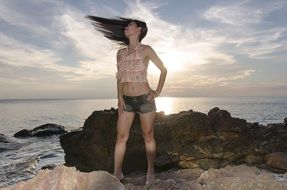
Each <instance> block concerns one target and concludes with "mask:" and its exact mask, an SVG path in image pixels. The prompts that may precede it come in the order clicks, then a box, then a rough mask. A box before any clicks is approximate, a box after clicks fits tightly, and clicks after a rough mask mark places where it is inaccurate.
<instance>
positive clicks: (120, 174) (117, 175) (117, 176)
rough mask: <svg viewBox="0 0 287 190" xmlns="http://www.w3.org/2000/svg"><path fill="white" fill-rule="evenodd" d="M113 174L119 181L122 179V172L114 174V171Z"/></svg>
mask: <svg viewBox="0 0 287 190" xmlns="http://www.w3.org/2000/svg"><path fill="white" fill-rule="evenodd" d="M114 176H115V177H116V178H117V179H118V180H119V181H121V180H123V179H124V174H123V173H119V174H115V173H114Z"/></svg>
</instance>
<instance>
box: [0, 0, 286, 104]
mask: <svg viewBox="0 0 287 190" xmlns="http://www.w3.org/2000/svg"><path fill="white" fill-rule="evenodd" d="M86 15H97V16H101V17H108V18H115V17H116V16H122V17H129V18H136V19H140V20H144V21H145V22H146V23H147V26H148V34H147V36H146V37H145V38H144V39H143V41H142V43H143V44H148V45H150V46H151V47H152V48H153V49H154V50H155V51H156V53H157V54H158V56H159V57H160V58H161V60H162V61H163V63H164V64H165V66H166V67H167V69H168V74H167V78H166V82H165V85H164V88H163V90H162V93H161V96H164V97H210V96H287V75H286V71H287V21H286V18H287V1H286V0H272V1H270V0H242V1H238V0H204V1H199V0H180V1H179V0H153V1H151V0H110V1H106V0H81V1H79V0H21V1H19V0H0V99H30V98H39V99H41V98H52V99H54V98H116V95H117V92H116V78H115V73H116V52H117V50H118V47H117V46H116V45H115V44H114V43H113V42H111V41H109V40H108V39H106V38H105V37H103V35H102V34H101V33H99V32H98V31H96V30H95V29H94V27H93V26H92V25H91V22H90V21H89V20H87V19H86V18H85V16H86ZM159 75H160V72H159V70H158V69H157V67H156V66H155V65H154V64H153V63H152V62H150V63H149V68H148V80H149V84H150V86H151V87H152V88H154V89H155V88H156V87H157V83H158V79H159Z"/></svg>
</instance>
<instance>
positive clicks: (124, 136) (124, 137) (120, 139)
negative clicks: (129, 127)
mask: <svg viewBox="0 0 287 190" xmlns="http://www.w3.org/2000/svg"><path fill="white" fill-rule="evenodd" d="M128 139H129V135H128V134H118V135H117V143H126V142H127V141H128Z"/></svg>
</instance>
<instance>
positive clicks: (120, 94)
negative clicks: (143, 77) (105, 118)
mask: <svg viewBox="0 0 287 190" xmlns="http://www.w3.org/2000/svg"><path fill="white" fill-rule="evenodd" d="M120 51H121V50H119V51H118V53H117V63H118V62H119V53H120ZM117 71H118V72H119V67H118V66H117ZM117 98H118V113H119V114H122V113H123V112H124V110H125V102H124V99H123V83H120V80H119V78H118V77H117Z"/></svg>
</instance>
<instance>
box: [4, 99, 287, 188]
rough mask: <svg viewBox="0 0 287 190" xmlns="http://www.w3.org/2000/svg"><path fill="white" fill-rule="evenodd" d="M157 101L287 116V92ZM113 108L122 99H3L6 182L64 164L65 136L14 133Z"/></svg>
mask: <svg viewBox="0 0 287 190" xmlns="http://www.w3.org/2000/svg"><path fill="white" fill-rule="evenodd" d="M156 105H157V111H164V112H165V114H172V113H178V112H180V111H184V110H190V109H192V110H193V111H199V112H203V113H208V111H209V110H210V109H212V108H214V107H219V108H220V109H225V110H227V111H228V112H230V113H231V115H232V117H238V118H242V119H246V120H247V121H248V122H258V123H260V124H264V125H266V124H269V123H282V122H283V120H284V118H285V117H287V97H190V98H176V97H158V98H157V99H156ZM111 107H114V108H116V107H117V99H48V100H45V99H43V100H38V99H37V100H30V99H29V100H0V134H4V135H5V138H7V139H8V140H9V141H11V142H12V143H5V142H2V141H0V187H5V186H8V185H11V184H14V183H16V182H18V181H21V180H26V179H29V178H31V177H33V176H35V175H36V174H37V172H38V171H39V170H40V169H41V167H42V166H45V165H48V164H56V165H58V164H62V163H64V152H63V150H62V148H61V146H60V143H59V136H52V137H41V138H36V137H33V138H25V139H18V138H14V137H13V134H14V133H16V132H17V131H19V130H22V129H33V128H35V127H37V126H40V125H43V124H46V123H56V124H59V125H63V126H65V127H66V128H67V129H68V130H72V129H77V128H80V127H82V126H83V124H84V122H85V119H86V118H88V116H89V115H90V114H91V113H92V112H93V111H95V110H104V109H110V108H111ZM7 147H8V149H9V150H6V151H1V148H2V149H3V148H4V149H5V148H6V149H7Z"/></svg>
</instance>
